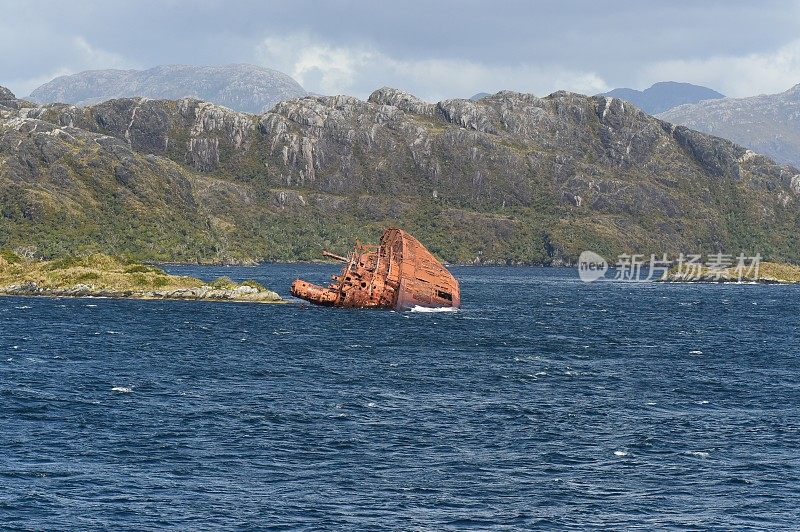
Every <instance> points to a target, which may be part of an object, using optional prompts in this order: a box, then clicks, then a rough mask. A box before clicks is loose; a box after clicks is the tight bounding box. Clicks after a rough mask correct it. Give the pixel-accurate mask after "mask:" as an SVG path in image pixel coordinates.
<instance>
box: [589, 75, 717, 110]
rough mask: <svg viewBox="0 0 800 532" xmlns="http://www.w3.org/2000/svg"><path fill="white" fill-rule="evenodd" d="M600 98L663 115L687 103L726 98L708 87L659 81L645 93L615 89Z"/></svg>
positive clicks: (644, 91)
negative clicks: (617, 99)
mask: <svg viewBox="0 0 800 532" xmlns="http://www.w3.org/2000/svg"><path fill="white" fill-rule="evenodd" d="M599 96H613V97H615V98H620V99H623V100H627V101H629V102H631V103H632V104H633V105H635V106H637V107H639V108H640V109H641V110H642V111H644V112H646V113H649V114H656V113H663V112H664V111H666V110H668V109H672V108H673V107H677V106H679V105H684V104H687V103H697V102H700V101H703V100H714V99H719V98H724V97H725V96H724V95H723V94H721V93H719V92H717V91H715V90H713V89H709V88H708V87H703V86H700V85H693V84H691V83H684V82H679V81H659V82H658V83H654V84H653V85H651V86H650V87H649V88H647V89H645V90H643V91H640V90H637V89H629V88H619V89H613V90H611V91H608V92H605V93H603V94H600V95H599Z"/></svg>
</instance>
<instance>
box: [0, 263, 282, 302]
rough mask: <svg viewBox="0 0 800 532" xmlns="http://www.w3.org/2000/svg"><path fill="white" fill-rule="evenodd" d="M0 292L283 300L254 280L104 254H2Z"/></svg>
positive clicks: (112, 296)
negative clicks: (211, 277)
mask: <svg viewBox="0 0 800 532" xmlns="http://www.w3.org/2000/svg"><path fill="white" fill-rule="evenodd" d="M0 295H15V296H49V297H108V298H124V299H175V300H203V301H237V302H248V303H282V302H284V300H283V299H281V297H280V296H279V295H278V294H277V293H275V292H273V291H272V290H268V289H267V288H265V287H264V286H262V285H261V284H260V283H258V282H256V281H244V282H242V283H236V282H234V281H233V280H231V279H229V278H227V277H221V278H219V279H216V280H215V281H212V282H206V281H201V280H200V279H196V278H194V277H188V276H182V275H169V274H167V273H166V272H165V271H164V270H161V269H159V268H156V267H155V266H151V265H148V264H140V263H137V262H129V261H126V260H123V259H118V258H114V257H110V256H108V255H102V254H94V255H88V256H84V257H66V258H59V259H55V260H51V261H35V260H26V259H22V258H20V257H18V256H17V255H15V254H13V253H9V252H2V253H0Z"/></svg>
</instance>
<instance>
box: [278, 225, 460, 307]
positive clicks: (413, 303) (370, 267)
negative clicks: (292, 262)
mask: <svg viewBox="0 0 800 532" xmlns="http://www.w3.org/2000/svg"><path fill="white" fill-rule="evenodd" d="M322 254H323V255H325V256H326V257H329V258H332V259H336V260H339V261H342V262H345V263H346V265H345V267H344V269H343V270H342V273H341V274H340V275H334V276H333V279H332V281H331V283H330V285H329V286H327V287H323V286H319V285H315V284H312V283H309V282H307V281H304V280H302V279H296V280H295V281H294V282H293V283H292V295H294V296H296V297H299V298H302V299H305V300H306V301H310V302H311V303H316V304H318V305H326V306H332V307H359V308H386V309H395V310H408V309H412V308H414V307H426V308H447V307H451V308H458V307H459V306H460V305H461V291H460V288H459V284H458V281H457V280H456V278H455V277H453V275H452V274H451V273H450V272H449V271H447V269H446V268H445V267H444V266H442V264H441V263H440V262H439V261H438V260H436V258H435V257H434V256H433V255H432V254H431V252H430V251H428V250H427V249H426V248H425V246H423V245H422V244H421V243H420V242H419V241H418V240H417V239H416V238H414V237H413V236H411V235H410V234H408V233H406V232H405V231H403V230H401V229H395V228H390V229H387V230H386V231H384V233H383V236H381V239H380V243H379V244H378V245H377V246H374V245H363V244H357V245H356V247H355V249H354V250H353V252H352V253H351V254H350V255H349V256H347V257H342V256H340V255H336V254H334V253H330V252H328V251H323V252H322Z"/></svg>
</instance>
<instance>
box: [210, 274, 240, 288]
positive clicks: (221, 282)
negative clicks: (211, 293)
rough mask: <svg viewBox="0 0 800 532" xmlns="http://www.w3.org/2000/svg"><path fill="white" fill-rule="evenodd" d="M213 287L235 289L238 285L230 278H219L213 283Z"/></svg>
mask: <svg viewBox="0 0 800 532" xmlns="http://www.w3.org/2000/svg"><path fill="white" fill-rule="evenodd" d="M211 286H213V287H214V288H220V289H225V288H233V287H235V286H236V283H234V282H233V279H231V278H230V277H228V276H222V277H217V278H216V279H214V280H213V281H211Z"/></svg>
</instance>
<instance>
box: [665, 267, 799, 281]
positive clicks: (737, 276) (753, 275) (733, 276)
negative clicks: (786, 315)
mask: <svg viewBox="0 0 800 532" xmlns="http://www.w3.org/2000/svg"><path fill="white" fill-rule="evenodd" d="M660 280H661V281H662V282H667V283H740V282H741V283H761V284H800V266H795V265H792V264H783V263H780V262H762V263H760V265H759V268H758V270H757V271H756V270H754V269H749V268H746V269H744V270H743V271H741V272H740V271H739V270H738V269H737V268H736V267H735V266H733V267H730V268H723V269H712V268H709V267H707V266H702V265H701V266H700V267H698V268H691V269H689V268H686V267H684V268H683V269H680V268H677V267H675V268H672V269H670V270H669V271H667V272H666V273H665V274H664V276H663V277H662V278H661V279H660Z"/></svg>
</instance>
